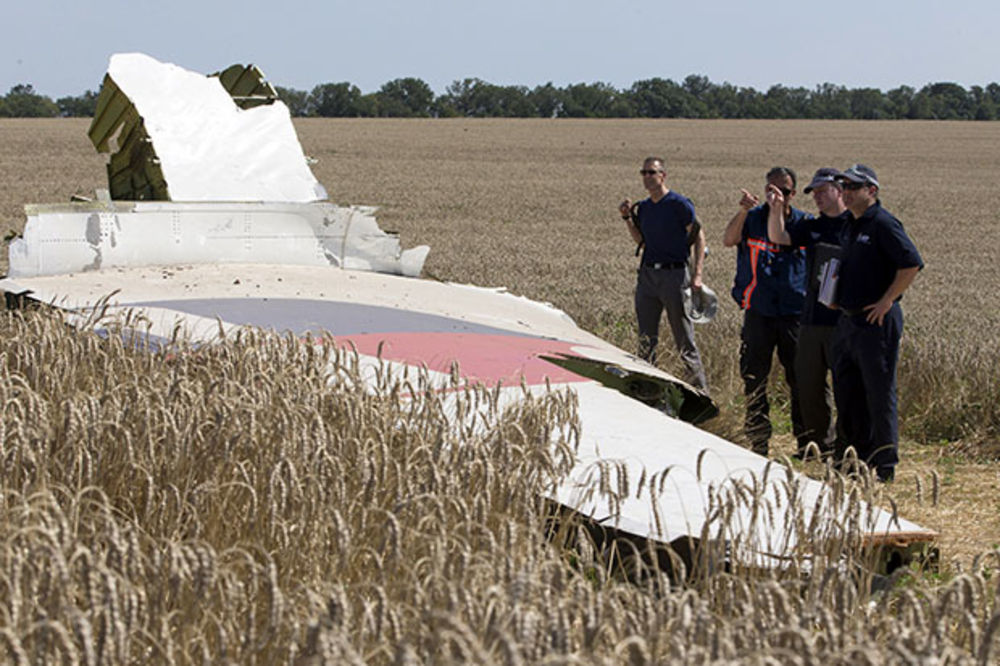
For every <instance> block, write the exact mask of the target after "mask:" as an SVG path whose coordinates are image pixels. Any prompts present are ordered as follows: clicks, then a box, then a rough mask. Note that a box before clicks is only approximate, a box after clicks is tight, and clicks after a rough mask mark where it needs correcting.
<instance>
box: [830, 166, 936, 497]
mask: <svg viewBox="0 0 1000 666" xmlns="http://www.w3.org/2000/svg"><path fill="white" fill-rule="evenodd" d="M838 180H840V181H841V183H842V185H843V188H844V204H845V205H846V206H847V208H848V209H849V210H850V212H851V218H850V219H849V221H848V222H847V224H845V225H844V231H843V233H842V235H841V247H842V250H841V264H840V271H839V274H838V277H837V290H836V296H835V300H836V305H837V307H839V308H840V311H841V317H840V321H839V322H838V323H837V330H836V333H835V334H834V342H833V355H834V360H833V391H834V396H835V398H836V401H837V412H838V414H839V415H840V419H841V422H842V425H843V431H844V436H845V438H846V444H847V445H849V446H853V447H854V449H855V451H857V454H858V458H859V459H860V460H862V461H864V462H866V463H867V464H868V465H869V466H870V467H872V468H873V469H875V471H876V473H877V474H878V478H879V479H881V480H882V481H891V480H892V478H893V477H894V475H895V469H896V464H897V463H898V462H899V452H898V447H899V423H898V415H897V408H896V363H897V360H898V359H899V340H900V337H901V335H902V333H903V310H902V308H901V307H900V305H899V300H900V298H902V296H903V292H904V291H906V288H907V287H909V286H910V284H911V283H912V282H913V280H914V278H916V276H917V273H918V272H919V271H920V269H921V268H923V266H924V262H923V259H921V257H920V253H919V252H917V248H916V246H914V244H913V242H912V241H911V240H910V238H909V236H907V235H906V232H905V231H904V230H903V225H902V224H901V223H900V221H899V220H897V219H896V218H895V217H893V216H892V214H890V213H889V212H888V211H887V210H885V209H884V208H882V202H881V201H880V200H879V198H878V194H879V182H878V178H877V177H876V176H875V171H873V170H872V169H871V167H868V166H865V165H864V164H855V165H854V166H852V167H850V168H849V169H847V170H846V171H844V172H843V173H842V174H841V175H840V176H839V178H838Z"/></svg>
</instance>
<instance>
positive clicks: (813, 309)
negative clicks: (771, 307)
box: [767, 167, 848, 458]
mask: <svg viewBox="0 0 1000 666" xmlns="http://www.w3.org/2000/svg"><path fill="white" fill-rule="evenodd" d="M839 175H840V171H838V170H837V169H832V168H830V167H823V168H821V169H819V170H817V171H816V173H815V175H813V179H812V181H811V182H810V183H809V184H808V185H807V186H806V187H805V189H803V190H802V191H803V192H805V193H806V194H809V193H812V196H813V201H814V202H815V203H816V208H817V209H819V213H820V215H819V217H818V218H815V219H807V218H802V219H801V220H799V221H798V222H797V223H789V224H786V223H785V215H784V201H783V196H782V193H781V191H780V190H778V189H777V188H769V189H768V204H769V205H770V215H769V216H768V220H767V224H768V228H767V232H768V237H769V238H770V240H771V242H773V243H777V244H778V245H783V246H791V247H804V248H805V249H806V276H807V279H808V284H807V287H806V301H805V306H804V308H803V310H802V318H801V320H800V322H801V325H800V326H799V342H798V345H797V346H796V349H795V381H796V385H797V388H798V392H799V407H800V409H801V410H802V425H803V427H804V428H805V432H804V435H803V436H804V439H805V440H806V441H813V442H816V444H817V445H818V446H819V449H820V452H821V453H822V454H824V455H827V454H833V453H834V450H835V448H836V442H837V428H836V425H835V422H834V419H833V391H832V390H831V388H830V384H829V382H828V381H827V378H826V377H827V374H828V373H829V371H830V369H831V367H832V365H833V354H832V350H831V343H832V340H833V331H834V328H835V327H836V325H837V319H838V318H839V317H840V313H839V312H837V311H836V310H831V309H830V308H828V307H826V306H825V305H823V303H821V302H819V300H818V296H819V279H818V275H817V272H818V270H817V269H818V268H819V267H818V266H817V265H816V264H817V254H819V253H818V252H817V247H818V246H819V245H821V244H826V245H828V246H829V249H830V250H831V251H833V248H836V247H839V246H840V232H841V230H842V229H843V226H844V223H845V221H846V219H847V216H848V212H847V208H846V207H845V206H844V200H843V196H842V189H841V186H840V183H839V182H838V181H837V176H839ZM796 455H797V456H798V457H799V458H802V457H804V456H805V449H804V448H803V446H802V440H799V449H798V451H797V452H796Z"/></svg>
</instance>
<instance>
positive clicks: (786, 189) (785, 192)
mask: <svg viewBox="0 0 1000 666" xmlns="http://www.w3.org/2000/svg"><path fill="white" fill-rule="evenodd" d="M778 191H779V192H781V196H783V197H785V198H786V199H787V198H788V197H789V195H791V193H792V188H790V187H779V188H778Z"/></svg>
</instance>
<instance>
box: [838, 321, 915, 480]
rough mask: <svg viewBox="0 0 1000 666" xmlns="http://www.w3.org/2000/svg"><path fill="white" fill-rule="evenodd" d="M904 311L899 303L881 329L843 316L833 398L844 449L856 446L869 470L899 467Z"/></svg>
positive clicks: (840, 322) (859, 456) (839, 328)
mask: <svg viewBox="0 0 1000 666" xmlns="http://www.w3.org/2000/svg"><path fill="white" fill-rule="evenodd" d="M902 333H903V310H902V308H900V307H899V304H898V303H896V304H894V305H893V306H892V308H891V309H890V310H889V312H888V313H886V315H885V319H884V320H883V322H882V325H881V326H878V325H875V324H869V323H868V322H867V321H865V316H864V315H857V316H853V317H852V316H848V315H846V314H845V315H843V316H842V317H841V318H840V321H839V322H838V324H837V330H836V332H835V333H834V341H833V393H834V397H835V398H836V401H837V413H838V415H839V417H840V422H841V424H842V426H843V433H844V438H845V442H844V446H845V447H846V446H853V447H854V449H855V451H857V453H858V458H859V459H860V460H863V461H864V462H866V463H868V465H869V466H870V467H874V468H879V467H887V468H894V467H895V466H896V463H897V462H899V452H898V444H899V418H898V412H897V406H896V364H897V362H898V360H899V340H900V337H901V336H902Z"/></svg>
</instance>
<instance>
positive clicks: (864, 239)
mask: <svg viewBox="0 0 1000 666" xmlns="http://www.w3.org/2000/svg"><path fill="white" fill-rule="evenodd" d="M857 241H858V242H859V243H864V244H865V245H871V244H872V237H871V236H869V235H868V234H858V237H857Z"/></svg>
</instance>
